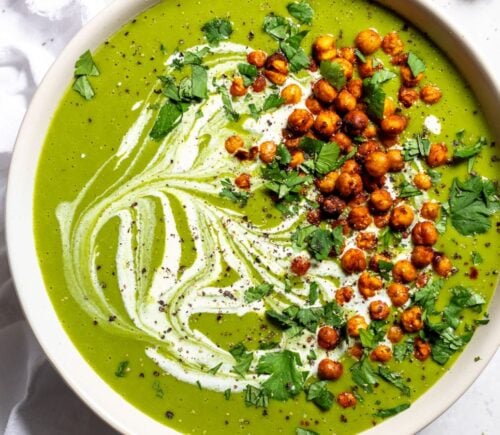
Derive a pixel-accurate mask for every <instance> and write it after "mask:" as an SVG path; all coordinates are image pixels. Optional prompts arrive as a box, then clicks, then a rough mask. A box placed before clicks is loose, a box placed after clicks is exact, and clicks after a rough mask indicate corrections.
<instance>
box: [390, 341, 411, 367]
mask: <svg viewBox="0 0 500 435" xmlns="http://www.w3.org/2000/svg"><path fill="white" fill-rule="evenodd" d="M413 349H414V346H413V340H412V339H411V338H410V339H408V340H406V341H403V342H402V343H398V344H395V345H394V346H393V349H392V350H393V353H394V359H395V360H396V361H398V362H401V361H404V360H405V359H406V358H407V357H409V356H410V355H411V354H412V353H413Z"/></svg>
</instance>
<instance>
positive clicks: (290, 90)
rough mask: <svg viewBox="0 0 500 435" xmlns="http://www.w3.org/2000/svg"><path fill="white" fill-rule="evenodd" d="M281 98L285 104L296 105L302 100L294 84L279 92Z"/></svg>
mask: <svg viewBox="0 0 500 435" xmlns="http://www.w3.org/2000/svg"><path fill="white" fill-rule="evenodd" d="M281 98H283V100H284V101H285V104H297V103H298V102H299V101H300V99H301V98H302V90H301V89H300V86H298V85H296V84H291V85H288V86H285V87H284V88H283V90H282V91H281Z"/></svg>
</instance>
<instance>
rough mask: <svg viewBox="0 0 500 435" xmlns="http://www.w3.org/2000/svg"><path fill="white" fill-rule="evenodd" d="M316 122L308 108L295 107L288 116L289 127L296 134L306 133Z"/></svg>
mask: <svg viewBox="0 0 500 435" xmlns="http://www.w3.org/2000/svg"><path fill="white" fill-rule="evenodd" d="M313 124H314V118H313V116H312V114H311V112H309V111H308V110H306V109H295V110H294V111H293V112H292V113H291V114H290V116H289V117H288V128H289V129H290V130H291V131H292V132H294V133H296V134H306V133H307V132H308V131H309V130H310V129H311V127H312V126H313Z"/></svg>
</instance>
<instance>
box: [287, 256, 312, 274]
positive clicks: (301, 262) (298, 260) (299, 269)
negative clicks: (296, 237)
mask: <svg viewBox="0 0 500 435" xmlns="http://www.w3.org/2000/svg"><path fill="white" fill-rule="evenodd" d="M310 267H311V262H310V261H309V260H308V259H307V258H306V257H302V256H298V257H295V258H294V259H293V260H292V264H291V265H290V268H291V270H292V272H293V273H294V274H295V275H297V276H303V275H305V274H306V273H307V271H308V270H309V268H310Z"/></svg>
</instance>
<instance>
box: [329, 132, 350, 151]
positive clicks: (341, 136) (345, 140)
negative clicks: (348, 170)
mask: <svg viewBox="0 0 500 435" xmlns="http://www.w3.org/2000/svg"><path fill="white" fill-rule="evenodd" d="M330 142H335V143H336V144H337V145H338V146H339V148H340V150H341V151H342V152H343V153H346V154H347V153H350V152H351V151H352V149H353V146H352V140H351V138H350V137H349V136H347V135H346V134H345V133H342V132H341V131H337V132H336V133H335V134H334V135H332V137H331V138H330Z"/></svg>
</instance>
